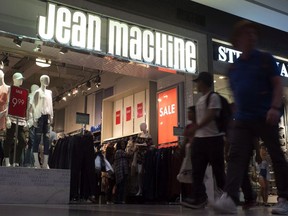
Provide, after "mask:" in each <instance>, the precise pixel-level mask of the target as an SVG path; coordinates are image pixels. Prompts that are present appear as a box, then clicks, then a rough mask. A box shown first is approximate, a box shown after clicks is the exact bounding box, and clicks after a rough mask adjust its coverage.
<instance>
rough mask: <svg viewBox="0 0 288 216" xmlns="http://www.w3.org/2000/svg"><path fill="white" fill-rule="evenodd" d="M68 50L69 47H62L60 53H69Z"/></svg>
mask: <svg viewBox="0 0 288 216" xmlns="http://www.w3.org/2000/svg"><path fill="white" fill-rule="evenodd" d="M67 52H68V49H67V48H66V47H62V48H61V49H60V51H59V53H60V54H62V55H63V54H65V53H67Z"/></svg>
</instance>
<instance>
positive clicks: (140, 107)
mask: <svg viewBox="0 0 288 216" xmlns="http://www.w3.org/2000/svg"><path fill="white" fill-rule="evenodd" d="M141 117H143V103H138V104H137V118H141Z"/></svg>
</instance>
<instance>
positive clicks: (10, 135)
mask: <svg viewBox="0 0 288 216" xmlns="http://www.w3.org/2000/svg"><path fill="white" fill-rule="evenodd" d="M14 133H15V124H12V125H11V128H9V129H7V131H6V139H5V141H4V145H3V148H4V158H5V166H6V167H10V166H11V164H10V150H11V146H12V145H13V139H14Z"/></svg>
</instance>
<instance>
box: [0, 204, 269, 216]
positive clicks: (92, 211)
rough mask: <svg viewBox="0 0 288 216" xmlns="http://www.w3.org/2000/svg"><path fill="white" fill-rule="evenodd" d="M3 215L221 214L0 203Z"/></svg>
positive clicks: (252, 213)
mask: <svg viewBox="0 0 288 216" xmlns="http://www.w3.org/2000/svg"><path fill="white" fill-rule="evenodd" d="M270 212H271V208H268V207H262V206H261V207H260V206H257V207H254V208H253V209H250V210H247V211H243V210H242V209H241V208H240V207H239V208H238V214H237V215H245V216H256V215H257V216H258V215H261V216H262V215H271V213H270ZM0 215H1V216H18V215H19V216H51V215H52V216H90V215H91V216H92V215H93V216H98V215H99V216H108V215H109V216H110V215H111V216H116V215H117V216H124V215H125V216H130V215H136V216H149V215H155V216H157V215H159V216H176V215H183V216H184V215H185V216H186V215H187V216H188V215H189V216H191V215H195V216H206V215H219V214H215V213H214V212H213V211H212V210H211V209H210V208H209V207H207V208H205V209H201V210H191V209H187V208H184V207H181V206H179V205H92V204H86V205H83V204H81V205H15V204H14V205H5V204H2V205H0Z"/></svg>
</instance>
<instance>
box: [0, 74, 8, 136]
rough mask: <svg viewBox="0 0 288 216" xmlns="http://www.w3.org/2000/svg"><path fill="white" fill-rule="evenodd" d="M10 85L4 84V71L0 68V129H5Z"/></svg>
mask: <svg viewBox="0 0 288 216" xmlns="http://www.w3.org/2000/svg"><path fill="white" fill-rule="evenodd" d="M9 88H10V86H8V85H6V84H5V81H4V72H3V71H2V70H0V131H2V130H5V129H6V111H7V106H8V92H9Z"/></svg>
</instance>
